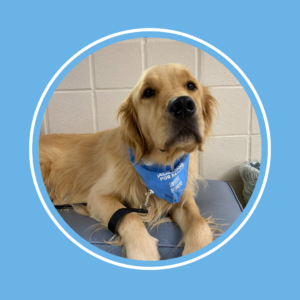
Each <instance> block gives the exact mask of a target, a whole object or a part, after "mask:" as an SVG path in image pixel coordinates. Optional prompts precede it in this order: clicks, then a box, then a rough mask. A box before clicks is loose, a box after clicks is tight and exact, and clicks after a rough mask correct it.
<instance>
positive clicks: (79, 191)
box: [39, 64, 217, 261]
mask: <svg viewBox="0 0 300 300" xmlns="http://www.w3.org/2000/svg"><path fill="white" fill-rule="evenodd" d="M178 99H179V100H178ZM174 103H175V104H174ZM216 109H217V102H216V100H215V99H214V97H212V95H211V94H210V93H209V91H208V89H207V88H206V87H204V86H202V85H200V84H199V83H198V82H197V80H196V79H195V78H194V76H192V74H191V73H190V72H189V70H188V69H187V68H185V67H184V66H182V65H179V64H168V65H165V66H154V67H151V68H149V69H148V70H146V71H145V72H144V73H143V75H142V76H141V78H140V80H139V81H138V83H137V84H136V85H135V87H134V88H133V89H132V91H131V92H130V94H129V95H128V97H127V98H126V99H125V100H124V101H123V102H122V104H121V106H120V107H119V110H118V112H117V116H118V118H119V120H120V126H119V127H117V128H114V129H109V130H105V131H102V132H97V133H92V134H50V135H43V136H41V137H40V141H39V159H40V167H41V172H42V177H43V180H44V184H45V186H46V189H47V191H48V193H49V196H50V198H51V200H52V201H53V203H54V204H73V203H81V202H85V203H87V206H86V208H85V211H84V212H83V213H85V214H86V215H89V216H90V217H91V218H94V219H96V220H97V221H99V222H101V223H102V224H105V225H107V224H108V222H109V220H110V218H111V216H112V215H113V214H114V213H115V212H116V211H117V210H119V209H120V208H124V207H125V204H126V205H127V206H129V207H132V208H139V207H140V205H141V204H143V203H144V202H145V193H146V192H147V188H146V186H145V184H144V182H143V181H142V179H141V177H140V176H139V174H138V173H137V172H136V170H135V168H134V166H133V164H132V163H131V161H130V159H129V155H128V149H129V147H130V148H132V149H133V151H134V154H135V162H139V161H144V162H147V163H149V162H150V163H156V164H160V165H172V164H174V162H175V160H176V159H178V158H180V157H182V156H183V155H184V154H185V153H191V154H190V160H189V165H188V179H187V185H186V188H185V190H184V192H183V194H182V196H181V198H180V202H178V203H175V204H171V203H169V202H167V201H165V200H163V199H160V198H158V197H157V196H155V195H152V196H150V199H149V204H150V205H151V210H150V211H149V213H148V214H137V213H129V214H127V215H126V216H124V217H123V218H122V219H121V221H120V222H119V224H118V226H117V234H118V237H119V244H120V245H123V246H124V247H125V252H126V257H127V258H130V259H135V260H149V261H150V260H159V259H160V256H159V252H158V249H157V240H156V239H155V238H153V237H152V236H151V235H150V234H149V233H148V231H147V229H146V227H145V225H144V223H148V224H149V223H150V224H151V223H152V224H153V223H154V222H157V221H158V220H159V218H160V217H161V216H165V215H166V214H168V215H169V216H170V217H171V219H172V220H173V221H174V222H176V223H177V224H179V226H180V228H181V230H182V233H183V237H182V243H184V250H183V255H186V254H188V253H191V252H194V251H196V250H198V249H200V248H202V247H204V246H206V245H207V244H209V243H210V242H212V240H213V235H212V232H211V230H210V228H209V226H208V224H207V222H206V220H205V219H204V218H203V217H202V216H201V215H200V213H199V209H198V207H197V205H196V204H195V201H194V190H195V180H196V178H197V174H198V171H197V167H196V161H197V150H200V151H202V145H203V143H204V141H205V138H206V137H207V135H208V134H209V132H210V129H211V125H212V119H213V116H214V113H215V111H216ZM81 212H82V210H81Z"/></svg>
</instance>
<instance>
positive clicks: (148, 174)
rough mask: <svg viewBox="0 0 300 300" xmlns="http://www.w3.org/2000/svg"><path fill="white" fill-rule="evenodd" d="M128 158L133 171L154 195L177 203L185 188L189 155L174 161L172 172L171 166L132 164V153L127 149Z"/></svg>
mask: <svg viewBox="0 0 300 300" xmlns="http://www.w3.org/2000/svg"><path fill="white" fill-rule="evenodd" d="M128 153H129V158H130V161H131V163H132V164H133V166H134V168H135V170H136V171H137V172H138V174H139V175H140V176H141V177H142V179H143V181H144V183H145V185H146V186H147V188H148V189H149V190H152V191H153V192H154V194H155V195H156V196H157V197H159V198H162V199H164V200H166V201H168V202H170V203H177V202H179V201H180V197H181V195H182V193H183V191H184V189H185V187H186V182H187V176H188V167H189V159H190V154H185V155H184V156H182V157H181V158H180V159H178V160H176V161H175V164H174V167H175V169H174V171H172V168H171V166H169V165H168V166H161V165H158V164H154V165H151V166H148V165H146V164H144V163H142V162H137V163H136V164H135V163H134V153H133V150H132V149H129V151H128Z"/></svg>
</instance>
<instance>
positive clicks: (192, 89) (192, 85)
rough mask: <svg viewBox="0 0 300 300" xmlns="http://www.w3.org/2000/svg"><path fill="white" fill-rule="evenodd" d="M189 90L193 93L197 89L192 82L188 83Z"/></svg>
mask: <svg viewBox="0 0 300 300" xmlns="http://www.w3.org/2000/svg"><path fill="white" fill-rule="evenodd" d="M187 88H188V89H189V90H191V91H194V90H195V89H196V86H195V85H194V84H193V83H192V82H188V84H187Z"/></svg>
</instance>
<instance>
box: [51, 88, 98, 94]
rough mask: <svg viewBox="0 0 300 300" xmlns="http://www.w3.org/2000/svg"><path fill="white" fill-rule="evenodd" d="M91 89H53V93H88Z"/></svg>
mask: <svg viewBox="0 0 300 300" xmlns="http://www.w3.org/2000/svg"><path fill="white" fill-rule="evenodd" d="M92 91H93V90H92V89H89V90H65V91H62V90H61V91H55V92H54V94H67V93H90V92H92Z"/></svg>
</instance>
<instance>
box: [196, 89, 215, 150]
mask: <svg viewBox="0 0 300 300" xmlns="http://www.w3.org/2000/svg"><path fill="white" fill-rule="evenodd" d="M202 105H203V109H202V113H203V119H204V130H203V131H204V137H203V143H204V141H205V138H206V137H207V136H209V135H210V133H211V129H212V123H213V119H214V116H215V115H216V113H217V112H218V102H217V100H216V99H215V98H214V97H213V96H212V95H211V93H210V92H209V90H208V88H207V87H205V86H203V104H202ZM203 143H202V144H200V145H199V147H198V150H199V151H203V146H202V145H203Z"/></svg>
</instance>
